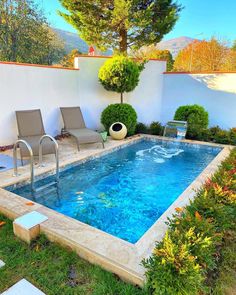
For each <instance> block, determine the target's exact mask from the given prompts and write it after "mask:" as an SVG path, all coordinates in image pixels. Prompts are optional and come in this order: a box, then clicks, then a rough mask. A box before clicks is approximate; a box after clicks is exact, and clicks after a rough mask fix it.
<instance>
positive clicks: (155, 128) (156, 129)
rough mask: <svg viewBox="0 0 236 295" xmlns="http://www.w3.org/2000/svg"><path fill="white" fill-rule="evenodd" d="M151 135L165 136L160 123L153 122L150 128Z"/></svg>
mask: <svg viewBox="0 0 236 295" xmlns="http://www.w3.org/2000/svg"><path fill="white" fill-rule="evenodd" d="M149 130H150V133H151V134H153V135H162V134H163V126H162V125H161V123H160V122H152V123H151V125H150V127H149Z"/></svg>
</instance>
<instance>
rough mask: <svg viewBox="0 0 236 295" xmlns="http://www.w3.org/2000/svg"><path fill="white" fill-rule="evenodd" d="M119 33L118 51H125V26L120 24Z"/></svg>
mask: <svg viewBox="0 0 236 295" xmlns="http://www.w3.org/2000/svg"><path fill="white" fill-rule="evenodd" d="M119 35H120V52H121V53H125V54H126V53H127V30H126V28H125V26H122V28H121V29H120V32H119Z"/></svg>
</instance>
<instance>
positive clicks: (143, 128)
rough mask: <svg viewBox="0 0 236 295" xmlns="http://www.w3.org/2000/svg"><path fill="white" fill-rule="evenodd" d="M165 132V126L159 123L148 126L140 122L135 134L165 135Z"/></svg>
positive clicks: (155, 122)
mask: <svg viewBox="0 0 236 295" xmlns="http://www.w3.org/2000/svg"><path fill="white" fill-rule="evenodd" d="M163 131H164V126H163V125H162V124H161V123H160V122H158V121H154V122H152V123H151V124H150V125H146V124H143V123H140V122H139V123H138V124H137V126H136V131H135V133H136V134H138V133H143V134H152V135H163Z"/></svg>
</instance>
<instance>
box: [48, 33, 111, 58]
mask: <svg viewBox="0 0 236 295" xmlns="http://www.w3.org/2000/svg"><path fill="white" fill-rule="evenodd" d="M53 30H54V32H56V33H57V34H58V36H59V38H61V39H62V40H63V41H64V42H65V50H66V53H69V52H70V51H71V50H73V49H78V50H79V51H80V52H82V53H86V54H87V53H88V48H89V47H88V45H87V43H86V42H84V41H83V40H82V39H81V38H80V37H79V35H78V34H76V33H71V32H67V31H63V30H60V29H56V28H53ZM96 53H97V54H102V55H111V53H112V52H111V51H109V50H108V51H106V52H105V53H104V52H103V53H101V52H99V51H97V52H96Z"/></svg>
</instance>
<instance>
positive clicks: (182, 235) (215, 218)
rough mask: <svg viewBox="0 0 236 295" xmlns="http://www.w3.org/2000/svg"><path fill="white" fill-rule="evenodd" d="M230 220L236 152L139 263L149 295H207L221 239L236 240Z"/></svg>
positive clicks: (235, 199) (235, 209)
mask: <svg viewBox="0 0 236 295" xmlns="http://www.w3.org/2000/svg"><path fill="white" fill-rule="evenodd" d="M235 216H236V149H234V150H233V151H232V152H231V155H230V156H229V158H228V159H227V160H226V161H225V162H224V163H223V164H222V166H221V167H220V168H219V170H218V172H217V173H216V174H215V175H214V176H213V177H212V178H211V179H209V180H207V182H206V183H205V185H204V186H203V187H202V189H201V190H200V191H199V192H198V193H197V196H196V198H195V199H194V201H192V202H191V203H190V205H189V206H187V207H186V208H176V214H175V215H174V218H173V219H171V220H169V229H168V231H167V233H166V235H165V237H164V239H163V241H161V242H158V243H157V244H156V247H155V250H154V252H153V254H152V256H151V257H150V258H149V259H147V260H145V261H143V264H144V266H145V267H146V270H147V271H146V277H147V287H148V288H149V290H150V292H151V293H152V294H158V295H161V294H171V295H175V294H176V295H177V294H200V293H201V292H203V293H204V292H207V293H211V291H212V290H211V288H212V286H211V285H210V284H209V281H211V280H210V279H209V278H210V277H211V276H212V273H214V277H215V273H217V271H218V267H219V263H220V258H221V253H222V251H224V248H225V247H227V243H225V240H226V239H227V237H228V236H229V235H231V236H232V232H234V236H236V235H235V233H236V226H235V225H236V221H235ZM229 263H230V262H229ZM229 265H230V264H229ZM222 294H224V293H222Z"/></svg>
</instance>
